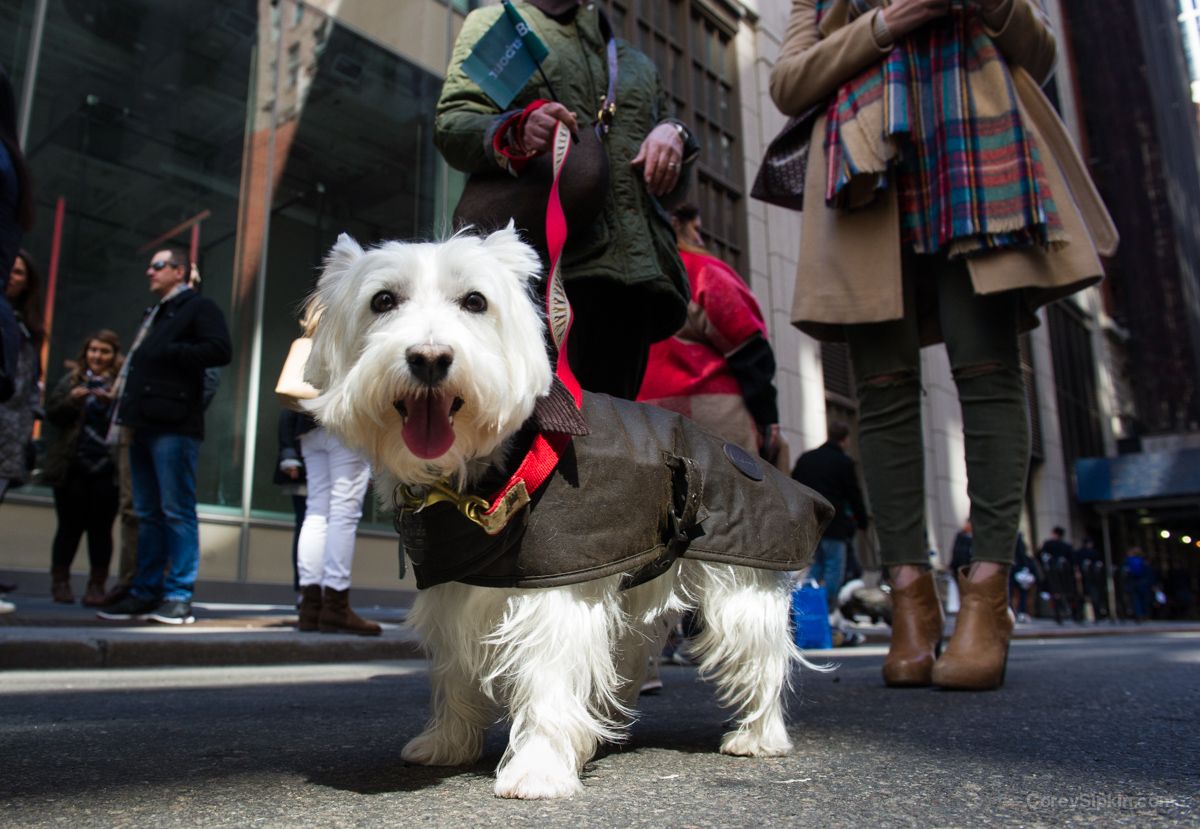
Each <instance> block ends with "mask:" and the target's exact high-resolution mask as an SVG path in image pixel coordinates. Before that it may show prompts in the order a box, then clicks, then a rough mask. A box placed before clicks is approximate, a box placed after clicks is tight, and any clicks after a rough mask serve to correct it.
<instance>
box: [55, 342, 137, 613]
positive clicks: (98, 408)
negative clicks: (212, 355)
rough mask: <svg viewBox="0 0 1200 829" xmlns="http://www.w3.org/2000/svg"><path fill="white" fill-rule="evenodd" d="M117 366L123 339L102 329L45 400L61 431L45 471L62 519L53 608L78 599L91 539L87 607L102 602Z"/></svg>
mask: <svg viewBox="0 0 1200 829" xmlns="http://www.w3.org/2000/svg"><path fill="white" fill-rule="evenodd" d="M120 367H121V341H120V339H118V337H117V335H116V333H114V332H113V331H109V330H107V329H102V330H100V331H97V332H95V333H94V334H92V335H91V336H89V337H87V338H86V339H85V340H84V341H83V346H82V347H81V348H80V350H79V357H78V359H76V361H75V364H74V365H73V366H72V367H71V369H70V371H68V372H67V373H66V374H65V375H64V376H63V377H62V379H60V380H59V381H58V383H57V384H56V385H55V387H54V390H53V391H52V392H51V393H50V396H49V398H48V399H47V400H46V420H47V422H49V423H50V424H51V425H52V426H53V427H55V428H56V434H55V435H54V438H53V439H52V440H51V441H50V443H49V446H48V447H47V449H46V462H45V464H44V465H43V467H42V481H43V483H46V484H49V485H50V486H51V487H53V491H54V513H55V515H56V517H57V518H58V529H57V530H56V531H55V533H54V543H53V546H52V548H51V558H50V595H51V596H52V597H53V598H54V601H56V602H61V603H64V604H71V603H73V602H74V601H75V596H74V594H73V593H72V592H71V563H72V562H73V561H74V560H75V554H76V552H78V550H79V541H80V539H81V538H82V537H83V536H85V535H86V536H87V545H88V564H89V566H90V570H89V573H88V580H87V588H86V590H85V591H84V594H83V602H82V603H83V604H84V605H85V606H86V607H101V606H102V605H103V604H104V597H105V592H104V586H105V583H106V582H107V581H108V570H109V567H110V566H111V563H112V553H113V538H112V528H113V519H115V518H116V516H117V504H118V490H117V465H116V456H115V455H116V453H115V447H112V446H110V445H109V444H108V441H107V435H108V426H109V423H110V421H111V419H112V416H111V414H112V413H111V410H112V406H113V398H112V391H113V384H114V382H115V381H116V379H117V372H118V371H119V369H120Z"/></svg>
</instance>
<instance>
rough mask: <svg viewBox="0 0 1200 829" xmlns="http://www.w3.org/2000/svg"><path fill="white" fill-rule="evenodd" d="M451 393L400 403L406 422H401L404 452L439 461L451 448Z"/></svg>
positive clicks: (408, 399)
mask: <svg viewBox="0 0 1200 829" xmlns="http://www.w3.org/2000/svg"><path fill="white" fill-rule="evenodd" d="M453 405H454V395H452V394H427V395H423V396H421V397H409V398H406V399H405V401H404V406H405V408H407V409H408V419H407V420H406V421H405V423H404V431H403V432H402V433H401V434H402V435H403V436H404V443H405V445H407V446H408V451H410V452H412V453H413V454H414V455H416V456H417V457H418V458H422V459H423V460H432V459H433V458H440V457H441V456H442V455H444V454H446V452H447V451H449V449H450V447H451V446H453V445H454V426H453V424H451V423H450V407H451V406H453Z"/></svg>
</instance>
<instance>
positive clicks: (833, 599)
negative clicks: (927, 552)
mask: <svg viewBox="0 0 1200 829" xmlns="http://www.w3.org/2000/svg"><path fill="white" fill-rule="evenodd" d="M849 448H850V430H849V429H848V428H847V427H846V425H845V424H844V423H836V422H835V423H830V424H829V440H827V441H825V443H823V444H821V445H820V446H818V447H817V448H816V449H811V450H809V451H808V452H805V453H804V454H803V455H801V456H800V457H799V458H797V460H796V466H795V467H794V468H793V469H792V477H793V478H794V479H795V480H797V481H799V482H800V483H802V484H804V485H805V486H807V487H808V488H810V489H814V490H816V491H817V492H819V493H821V495H823V496H824V497H825V500H826V501H828V502H829V503H830V504H832V505H833V520H832V521H830V522H829V526H827V527H826V528H825V534H824V535H822V536H821V541H820V543H819V544H818V545H817V549H816V552H815V553H814V554H813V563H812V566H811V567H810V568H809V571H808V577H809V578H810V579H812V580H813V581H815V582H817V583H818V584H820V585H821V586H822V587H824V588H825V601H826V603H827V604H828V605H829V612H830V613H833V611H834V609H835V608H836V607H837V599H838V591H839V590H841V588H842V578H843V576H844V575H845V570H846V545H847V543H848V542H850V541H852V540H853V538H854V534H855V533H856V532H858V531H859V530H865V529H866V528H867V525H868V520H867V508H866V506H865V505H864V503H863V496H862V491H861V490H860V489H859V487H858V470H857V469H856V467H855V465H854V459H853V458H851V457H850V455H849V453H848V452H847V450H848V449H849Z"/></svg>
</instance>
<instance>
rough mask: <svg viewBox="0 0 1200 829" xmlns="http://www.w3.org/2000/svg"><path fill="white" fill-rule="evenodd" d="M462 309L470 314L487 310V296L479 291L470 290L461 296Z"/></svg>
mask: <svg viewBox="0 0 1200 829" xmlns="http://www.w3.org/2000/svg"><path fill="white" fill-rule="evenodd" d="M460 304H461V305H462V309H463V310H464V311H469V312H470V313H472V314H482V313H483V312H484V311H486V310H487V298H486V297H484V295H483V294H481V293H479V291H471V293H469V294H467V295H466V296H465V297H463V298H462V302H461V303H460Z"/></svg>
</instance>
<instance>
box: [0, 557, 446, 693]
mask: <svg viewBox="0 0 1200 829" xmlns="http://www.w3.org/2000/svg"><path fill="white" fill-rule="evenodd" d="M0 581H8V582H16V583H17V584H18V589H17V590H16V591H14V592H12V593H8V594H6V595H4V596H3V598H5V599H7V600H8V601H11V602H12V603H13V604H15V605H16V606H17V609H16V611H15V612H13V613H6V614H3V615H0V671H2V670H6V669H7V670H14V669H36V668H128V667H151V666H162V665H189V666H203V665H210V666H211V665H273V664H288V663H300V662H356V661H363V660H377V659H412V658H421V657H422V656H423V654H422V653H421V651H420V649H419V647H418V645H417V641H416V639H415V637H413V636H412V635H411V634H410V633H408V632H407V631H405V630H403V629H402V624H403V622H404V618H405V616H406V615H407V613H408V606H409V605H410V604H411V603H412V593H411V591H403V590H397V591H384V590H362V591H357V590H352V591H351V602H352V605H353V607H354V609H355V610H356V611H357V612H358V613H359V615H361V616H363V617H364V618H366V619H369V620H371V621H374V622H378V623H379V624H380V625H381V626H382V627H383V633H382V634H381V635H379V636H354V635H349V634H322V633H300V632H299V631H297V630H296V608H295V606H294V605H293V604H292V601H293V594H292V592H291V590H290V588H287V587H274V586H258V585H254V586H250V585H240V584H222V583H215V582H200V583H198V584H197V586H196V601H194V602H193V603H192V609H193V612H194V614H195V616H196V623H195V624H191V625H178V626H176V625H163V624H159V623H156V622H140V621H123V622H116V621H108V620H105V619H99V618H97V617H96V611H95V609H93V608H88V607H83V606H81V605H80V604H79V603H78V596H77V597H76V603H75V604H57V603H55V602H54V601H52V600H51V599H50V596H49V579H48V577H45V576H41V575H40V574H26V573H13V572H7V573H0ZM76 581H78V579H76ZM247 588H250V589H247ZM251 596H253V598H251ZM0 681H2V680H0Z"/></svg>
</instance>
